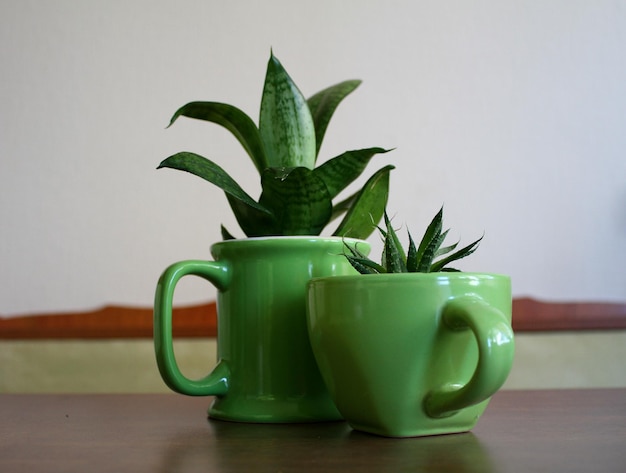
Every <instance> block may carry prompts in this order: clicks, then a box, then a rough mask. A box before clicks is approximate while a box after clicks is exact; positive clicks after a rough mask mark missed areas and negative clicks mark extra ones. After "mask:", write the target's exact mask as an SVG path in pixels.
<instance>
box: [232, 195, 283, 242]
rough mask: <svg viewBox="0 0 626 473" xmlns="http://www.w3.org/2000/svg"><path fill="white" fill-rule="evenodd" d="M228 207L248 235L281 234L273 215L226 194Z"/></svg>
mask: <svg viewBox="0 0 626 473" xmlns="http://www.w3.org/2000/svg"><path fill="white" fill-rule="evenodd" d="M226 197H227V198H228V203H229V204H230V208H231V209H232V211H233V214H234V215H235V218H236V219H237V223H238V224H239V226H240V227H241V229H242V230H243V232H244V233H245V234H246V236H248V237H260V236H271V235H281V234H282V233H281V231H280V228H279V227H278V224H277V223H276V219H275V218H274V216H273V215H271V214H268V213H266V212H262V211H260V210H258V209H257V208H255V207H251V206H250V205H248V204H246V203H245V202H242V201H241V200H239V199H236V198H234V197H232V196H230V195H229V194H226Z"/></svg>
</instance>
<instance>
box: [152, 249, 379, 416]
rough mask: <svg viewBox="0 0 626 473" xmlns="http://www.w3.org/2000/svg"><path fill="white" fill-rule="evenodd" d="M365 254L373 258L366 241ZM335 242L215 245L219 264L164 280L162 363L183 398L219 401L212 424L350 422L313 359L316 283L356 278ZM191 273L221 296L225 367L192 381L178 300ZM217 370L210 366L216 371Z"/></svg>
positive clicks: (159, 319) (160, 290)
mask: <svg viewBox="0 0 626 473" xmlns="http://www.w3.org/2000/svg"><path fill="white" fill-rule="evenodd" d="M345 241H346V242H347V243H349V244H351V245H353V244H355V243H357V242H358V246H359V249H360V250H361V251H369V245H368V244H367V243H366V242H364V241H358V240H349V239H346V240H345ZM343 251H344V247H343V241H342V239H341V238H334V237H328V238H324V237H268V238H250V239H242V240H229V241H224V242H220V243H216V244H214V245H213V246H212V247H211V253H212V256H213V258H214V261H202V260H191V261H182V262H179V263H175V264H173V265H171V266H170V267H169V268H167V269H166V270H165V272H164V273H163V275H162V276H161V278H160V280H159V283H158V285H157V289H156V296H155V306H154V343H155V352H156V359H157V364H158V367H159V371H160V373H161V376H162V378H163V380H164V381H165V383H166V384H167V385H168V386H169V387H170V388H171V389H172V390H174V391H176V392H179V393H183V394H188V395H194V396H216V398H215V400H214V402H213V404H212V406H211V407H210V410H209V415H210V416H211V417H213V418H217V419H224V420H233V421H243V422H246V421H247V422H315V421H327V420H337V419H341V416H340V414H339V412H338V411H337V409H336V407H335V405H334V404H333V402H332V400H331V398H330V396H329V393H328V391H327V389H326V387H325V385H324V382H323V381H322V378H321V375H320V373H319V370H318V368H317V364H316V363H315V359H314V357H313V354H312V352H311V347H310V344H309V340H308V334H307V327H306V285H307V282H308V281H309V280H310V279H311V278H314V277H322V276H332V275H347V274H355V273H356V272H355V271H354V270H353V269H352V267H351V266H350V264H349V263H348V262H347V260H346V259H345V257H344V256H343ZM187 275H196V276H199V277H201V278H204V279H206V280H207V281H209V282H211V283H212V284H214V285H215V286H216V287H217V288H218V296H217V311H218V324H217V330H218V335H217V346H218V354H217V359H218V364H217V366H216V367H215V368H214V369H213V370H212V371H211V372H210V373H209V374H208V375H207V376H206V377H205V378H203V379H200V380H190V379H188V378H187V377H185V376H184V375H183V374H182V373H181V371H180V369H179V368H178V365H177V363H176V359H175V355H174V349H173V340H172V302H173V298H174V290H175V288H176V284H177V283H178V281H179V280H180V279H181V278H182V277H184V276H187ZM210 368H211V367H207V371H209V370H210Z"/></svg>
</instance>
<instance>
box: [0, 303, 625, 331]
mask: <svg viewBox="0 0 626 473" xmlns="http://www.w3.org/2000/svg"><path fill="white" fill-rule="evenodd" d="M513 329H514V330H515V331H516V332H553V331H579V330H624V329H626V303H605V302H542V301H538V300H535V299H531V298H518V299H515V300H514V301H513ZM173 331H174V336H175V337H180V338H194V337H215V336H216V335H217V311H216V307H215V302H209V303H206V304H200V305H194V306H188V307H179V308H176V309H175V310H174V316H173ZM151 337H152V309H151V308H133V307H122V306H106V307H104V308H102V309H99V310H95V311H90V312H80V313H79V312H76V313H58V314H45V315H33V316H24V317H13V318H0V339H5V340H6V339H80V338H86V339H92V338H151Z"/></svg>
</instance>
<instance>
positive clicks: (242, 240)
mask: <svg viewBox="0 0 626 473" xmlns="http://www.w3.org/2000/svg"><path fill="white" fill-rule="evenodd" d="M276 241H293V242H305V241H308V242H318V241H319V242H329V243H330V242H333V243H335V242H338V241H346V242H349V243H364V244H366V245H368V246H370V243H369V242H368V241H367V240H363V239H360V238H351V237H341V236H322V235H270V236H260V237H246V238H234V239H231V240H221V241H217V242H214V243H213V244H212V245H211V246H215V245H226V244H228V245H234V244H246V243H250V244H252V243H265V242H276Z"/></svg>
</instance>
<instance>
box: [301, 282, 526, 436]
mask: <svg viewBox="0 0 626 473" xmlns="http://www.w3.org/2000/svg"><path fill="white" fill-rule="evenodd" d="M511 306H512V304H511V283H510V279H509V278H508V277H506V276H500V275H490V274H475V273H404V274H378V275H373V274H372V275H356V276H339V277H333V278H320V279H314V280H312V281H311V282H310V283H309V288H308V315H307V320H308V329H309V336H310V341H311V346H312V348H313V353H314V355H315V358H316V360H317V363H318V366H319V368H320V371H321V373H322V376H323V378H324V381H325V382H326V385H327V386H328V389H329V391H330V393H331V396H332V398H333V400H334V401H335V404H336V405H337V408H338V409H339V412H341V414H342V415H343V416H344V417H345V419H346V420H347V421H348V422H349V423H350V425H351V426H352V427H353V428H355V429H357V430H362V431H365V432H370V433H373V434H378V435H384V436H389V437H413V436H422V435H434V434H448V433H456V432H465V431H468V430H470V429H471V428H472V427H473V426H474V425H475V424H476V422H477V420H478V418H479V416H480V415H481V414H482V413H483V411H484V410H485V408H486V407H487V403H488V401H489V399H490V397H491V396H492V395H493V394H494V393H495V392H496V391H497V390H498V389H499V388H500V387H501V386H502V384H503V383H504V381H505V380H506V378H507V376H508V374H509V371H510V369H511V365H512V362H513V354H514V340H513V331H512V329H511Z"/></svg>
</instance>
